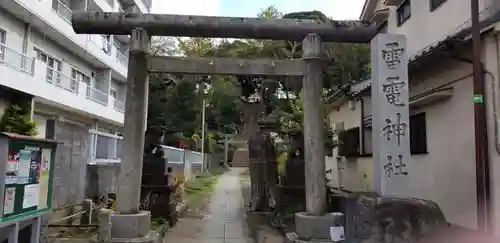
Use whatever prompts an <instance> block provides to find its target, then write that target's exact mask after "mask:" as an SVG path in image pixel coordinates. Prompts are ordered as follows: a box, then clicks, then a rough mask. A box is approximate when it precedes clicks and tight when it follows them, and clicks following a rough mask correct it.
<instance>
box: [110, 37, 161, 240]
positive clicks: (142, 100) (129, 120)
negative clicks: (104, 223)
mask: <svg viewBox="0 0 500 243" xmlns="http://www.w3.org/2000/svg"><path fill="white" fill-rule="evenodd" d="M149 48H150V36H149V35H148V33H147V32H146V31H145V30H144V29H134V30H133V31H132V34H131V42H130V55H129V61H128V77H127V97H126V101H125V122H124V127H125V132H124V134H123V135H124V136H123V150H124V153H125V155H124V157H123V159H122V163H121V167H120V174H119V176H118V188H117V193H116V199H117V201H116V209H117V212H114V213H112V215H111V220H110V221H111V222H110V223H111V225H110V226H111V231H110V235H109V238H108V240H107V241H108V242H116V243H122V242H146V243H148V242H151V243H152V242H156V241H157V239H158V234H157V233H156V232H153V231H151V214H150V212H148V211H140V210H139V206H140V197H141V177H142V163H143V155H144V136H145V134H144V131H145V130H146V117H147V107H148V82H149V71H148V62H147V60H148V54H149Z"/></svg>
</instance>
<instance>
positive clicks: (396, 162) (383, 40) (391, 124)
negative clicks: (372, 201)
mask: <svg viewBox="0 0 500 243" xmlns="http://www.w3.org/2000/svg"><path fill="white" fill-rule="evenodd" d="M371 60H372V103H373V104H372V129H373V140H372V141H373V160H374V164H373V179H374V189H375V191H376V192H378V193H380V195H382V196H396V197H406V196H409V195H408V184H409V175H410V173H411V164H409V161H410V118H409V98H408V96H409V95H408V93H409V85H408V54H407V50H406V37H405V36H404V35H393V34H378V35H377V36H376V37H375V38H374V39H373V40H372V42H371Z"/></svg>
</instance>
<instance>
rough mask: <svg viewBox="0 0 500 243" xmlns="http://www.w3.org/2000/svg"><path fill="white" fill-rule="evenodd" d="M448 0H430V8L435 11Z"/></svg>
mask: <svg viewBox="0 0 500 243" xmlns="http://www.w3.org/2000/svg"><path fill="white" fill-rule="evenodd" d="M444 2H446V0H430V10H431V11H434V10H435V9H436V8H438V7H439V6H441V5H442V4H443V3H444Z"/></svg>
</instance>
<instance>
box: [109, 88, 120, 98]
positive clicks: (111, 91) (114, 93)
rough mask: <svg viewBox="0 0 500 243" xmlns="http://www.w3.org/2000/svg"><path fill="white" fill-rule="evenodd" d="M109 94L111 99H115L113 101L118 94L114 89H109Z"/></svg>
mask: <svg viewBox="0 0 500 243" xmlns="http://www.w3.org/2000/svg"><path fill="white" fill-rule="evenodd" d="M109 94H110V95H111V97H113V99H115V100H116V99H117V98H118V93H117V92H116V89H113V88H111V89H110V90H109Z"/></svg>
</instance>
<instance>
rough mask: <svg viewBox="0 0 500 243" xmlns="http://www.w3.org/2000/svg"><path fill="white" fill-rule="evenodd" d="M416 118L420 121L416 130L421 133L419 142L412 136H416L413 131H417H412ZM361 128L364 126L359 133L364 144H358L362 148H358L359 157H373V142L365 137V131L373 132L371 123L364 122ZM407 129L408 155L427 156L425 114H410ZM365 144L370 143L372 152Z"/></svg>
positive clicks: (368, 137) (369, 137)
mask: <svg viewBox="0 0 500 243" xmlns="http://www.w3.org/2000/svg"><path fill="white" fill-rule="evenodd" d="M418 118H420V119H422V120H421V122H422V123H420V126H419V129H418V131H419V132H420V133H421V134H420V136H421V138H420V139H419V140H417V141H415V139H414V136H417V135H415V130H417V129H412V121H413V122H415V119H418ZM413 124H414V123H413ZM363 126H364V127H363V130H362V131H360V133H361V136H364V137H363V139H362V142H363V143H364V144H361V142H360V146H362V147H361V148H360V150H361V154H360V156H359V157H370V156H373V142H372V138H371V136H367V130H371V131H372V132H373V130H372V129H373V128H372V124H371V123H368V124H367V123H365V122H364V123H363ZM409 128H410V154H411V155H419V154H428V153H429V152H428V144H427V116H426V113H425V112H419V113H415V114H411V115H410V124H409ZM412 131H413V133H412ZM366 143H371V149H372V151H367V145H366ZM416 144H419V145H416ZM419 146H420V147H419Z"/></svg>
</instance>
